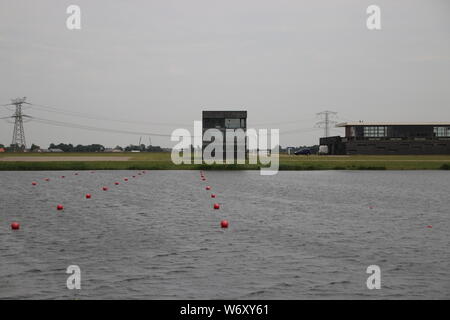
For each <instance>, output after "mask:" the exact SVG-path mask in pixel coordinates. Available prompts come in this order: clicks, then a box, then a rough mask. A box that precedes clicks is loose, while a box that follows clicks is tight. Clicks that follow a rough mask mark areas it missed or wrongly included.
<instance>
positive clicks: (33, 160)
mask: <svg viewBox="0 0 450 320" xmlns="http://www.w3.org/2000/svg"><path fill="white" fill-rule="evenodd" d="M61 157H63V158H71V159H70V160H66V159H63V160H59V159H60V158H61ZM96 157H101V158H100V159H101V160H99V161H96ZM124 157H126V158H128V159H127V160H124ZM8 158H9V159H8ZM52 158H53V159H52ZM109 159H110V160H109ZM5 160H6V161H5ZM259 168H260V166H259V165H250V164H247V165H205V164H204V165H195V164H189V165H188V164H183V165H175V164H173V163H172V161H171V158H170V153H163V152H161V153H45V154H39V153H1V154H0V170H143V169H149V170H150V169H153V170H194V169H202V170H257V169H259ZM449 169H450V155H439V156H390V155H389V156H294V155H286V154H282V155H280V170H449Z"/></svg>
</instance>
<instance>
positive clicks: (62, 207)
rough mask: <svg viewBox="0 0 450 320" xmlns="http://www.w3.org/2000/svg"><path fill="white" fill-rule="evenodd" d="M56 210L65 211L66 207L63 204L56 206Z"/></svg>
mask: <svg viewBox="0 0 450 320" xmlns="http://www.w3.org/2000/svg"><path fill="white" fill-rule="evenodd" d="M56 210H58V211H61V210H64V206H63V205H62V204H58V205H57V206H56Z"/></svg>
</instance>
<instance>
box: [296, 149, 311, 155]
mask: <svg viewBox="0 0 450 320" xmlns="http://www.w3.org/2000/svg"><path fill="white" fill-rule="evenodd" d="M294 154H295V155H296V156H299V155H306V156H309V155H310V154H311V150H310V149H300V150H297V151H295V152H294Z"/></svg>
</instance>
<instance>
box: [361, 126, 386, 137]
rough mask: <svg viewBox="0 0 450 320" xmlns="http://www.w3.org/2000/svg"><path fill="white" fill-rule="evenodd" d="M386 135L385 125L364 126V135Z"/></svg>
mask: <svg viewBox="0 0 450 320" xmlns="http://www.w3.org/2000/svg"><path fill="white" fill-rule="evenodd" d="M386 136H387V127H385V126H376V127H375V126H372V127H364V137H375V138H380V137H386Z"/></svg>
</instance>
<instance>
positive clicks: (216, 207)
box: [200, 171, 229, 229]
mask: <svg viewBox="0 0 450 320" xmlns="http://www.w3.org/2000/svg"><path fill="white" fill-rule="evenodd" d="M200 178H201V179H202V181H206V177H205V176H204V175H203V171H200ZM205 189H206V190H211V186H206V187H205ZM211 198H216V194H215V193H211ZM213 208H214V210H219V209H220V204H218V203H214V204H213ZM228 226H229V222H228V220H222V221H220V227H221V228H222V229H227V228H228Z"/></svg>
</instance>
